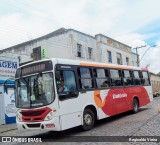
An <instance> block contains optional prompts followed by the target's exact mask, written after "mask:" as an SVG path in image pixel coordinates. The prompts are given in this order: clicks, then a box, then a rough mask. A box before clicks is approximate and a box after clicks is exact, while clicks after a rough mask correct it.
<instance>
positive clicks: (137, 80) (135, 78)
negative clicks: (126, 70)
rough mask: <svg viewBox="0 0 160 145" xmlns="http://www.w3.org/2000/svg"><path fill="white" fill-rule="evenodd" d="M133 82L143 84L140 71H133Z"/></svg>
mask: <svg viewBox="0 0 160 145" xmlns="http://www.w3.org/2000/svg"><path fill="white" fill-rule="evenodd" d="M133 84H134V85H140V84H141V77H140V73H139V71H133Z"/></svg>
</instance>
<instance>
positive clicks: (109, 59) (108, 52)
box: [107, 51, 112, 63]
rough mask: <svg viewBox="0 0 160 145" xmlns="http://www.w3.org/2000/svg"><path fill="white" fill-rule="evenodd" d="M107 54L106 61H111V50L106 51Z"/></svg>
mask: <svg viewBox="0 0 160 145" xmlns="http://www.w3.org/2000/svg"><path fill="white" fill-rule="evenodd" d="M107 54H108V62H109V63H112V53H111V51H107Z"/></svg>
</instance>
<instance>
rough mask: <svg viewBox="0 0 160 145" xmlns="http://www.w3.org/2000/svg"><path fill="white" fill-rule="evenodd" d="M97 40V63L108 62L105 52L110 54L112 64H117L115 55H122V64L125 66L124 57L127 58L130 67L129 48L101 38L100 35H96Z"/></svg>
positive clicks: (109, 39)
mask: <svg viewBox="0 0 160 145" xmlns="http://www.w3.org/2000/svg"><path fill="white" fill-rule="evenodd" d="M96 39H97V49H98V50H99V53H98V61H100V62H105V63H109V62H108V54H107V51H110V52H111V54H112V63H113V64H117V53H120V54H121V55H122V64H123V65H127V62H126V57H128V58H129V65H132V63H131V62H132V61H134V62H135V60H132V54H131V47H129V46H127V45H124V44H122V43H120V42H117V41H115V40H113V39H111V38H108V37H106V36H103V35H101V34H99V35H96Z"/></svg>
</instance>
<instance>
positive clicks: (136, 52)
mask: <svg viewBox="0 0 160 145" xmlns="http://www.w3.org/2000/svg"><path fill="white" fill-rule="evenodd" d="M142 47H146V45H144V46H140V47H136V48H133V49H136V54H137V65H138V66H139V54H138V49H139V48H142Z"/></svg>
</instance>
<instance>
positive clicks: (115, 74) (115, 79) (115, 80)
mask: <svg viewBox="0 0 160 145" xmlns="http://www.w3.org/2000/svg"><path fill="white" fill-rule="evenodd" d="M110 76H111V85H112V86H123V83H122V74H121V70H117V69H110Z"/></svg>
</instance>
